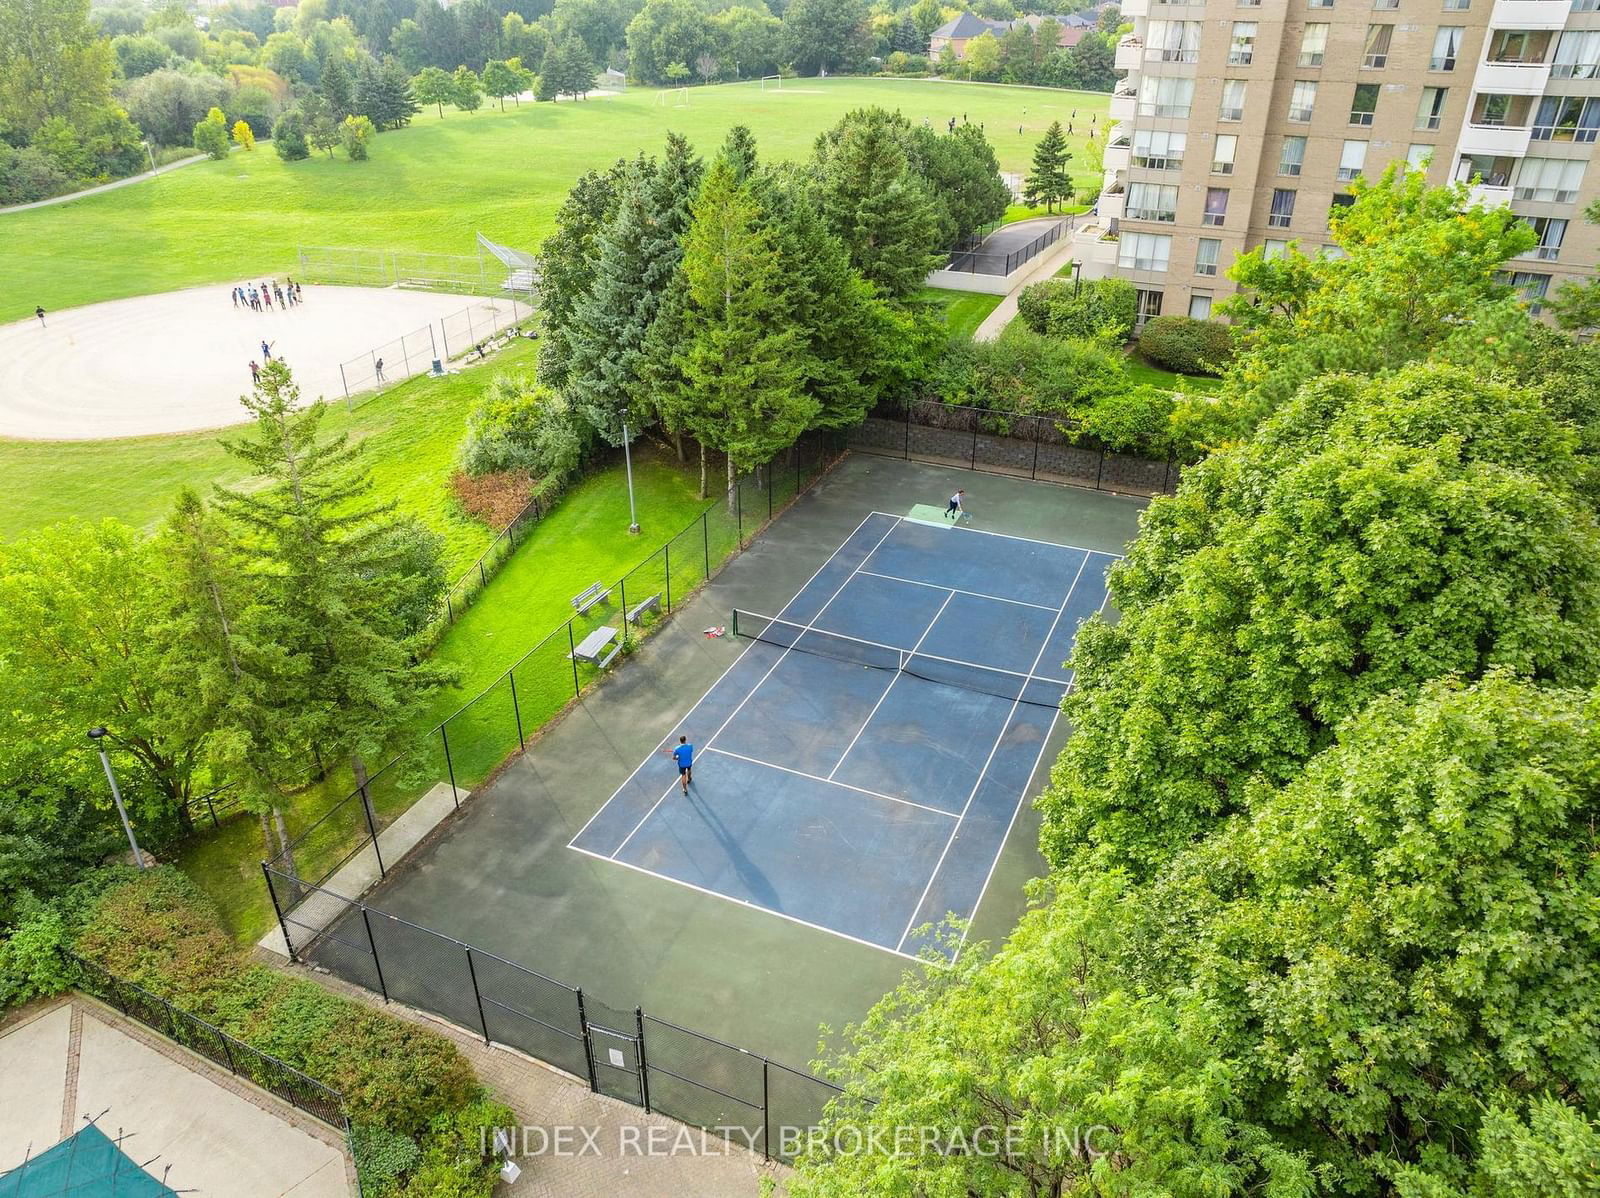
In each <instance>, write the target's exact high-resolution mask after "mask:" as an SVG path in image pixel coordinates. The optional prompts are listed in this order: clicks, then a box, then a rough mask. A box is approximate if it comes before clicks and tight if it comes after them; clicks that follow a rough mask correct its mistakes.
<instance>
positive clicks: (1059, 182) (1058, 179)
mask: <svg viewBox="0 0 1600 1198" xmlns="http://www.w3.org/2000/svg"><path fill="white" fill-rule="evenodd" d="M1071 158H1072V154H1071V152H1070V151H1069V150H1068V149H1067V137H1066V134H1065V133H1063V132H1062V131H1061V122H1060V121H1051V122H1050V128H1048V129H1046V130H1045V131H1044V136H1043V137H1041V138H1040V139H1039V144H1038V145H1036V146H1034V148H1033V170H1032V171H1030V172H1029V173H1028V178H1027V180H1026V181H1025V182H1024V183H1023V188H1022V200H1023V203H1025V204H1027V205H1028V206H1029V207H1031V208H1036V207H1038V206H1039V205H1040V204H1044V205H1045V211H1047V212H1054V211H1055V210H1056V205H1057V204H1058V203H1065V202H1066V201H1068V200H1070V199H1071V198H1072V194H1073V192H1072V172H1071V171H1070V170H1068V169H1067V163H1068V161H1070V160H1071Z"/></svg>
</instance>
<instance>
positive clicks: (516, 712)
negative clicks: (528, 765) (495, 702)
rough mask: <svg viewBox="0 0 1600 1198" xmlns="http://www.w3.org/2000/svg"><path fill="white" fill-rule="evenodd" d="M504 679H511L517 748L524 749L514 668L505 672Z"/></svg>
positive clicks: (525, 742)
mask: <svg viewBox="0 0 1600 1198" xmlns="http://www.w3.org/2000/svg"><path fill="white" fill-rule="evenodd" d="M506 677H507V678H509V679H511V714H512V715H514V716H516V717H517V748H518V749H526V748H527V747H528V742H527V741H525V740H523V739H522V705H521V704H520V703H518V702H517V671H516V667H515V666H513V667H512V668H511V669H509V670H507V671H506Z"/></svg>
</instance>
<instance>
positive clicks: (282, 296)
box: [233, 279, 306, 312]
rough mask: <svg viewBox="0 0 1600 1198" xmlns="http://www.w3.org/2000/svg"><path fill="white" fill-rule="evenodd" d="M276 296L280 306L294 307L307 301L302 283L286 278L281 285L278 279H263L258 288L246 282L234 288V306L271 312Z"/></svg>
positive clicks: (254, 310) (253, 310)
mask: <svg viewBox="0 0 1600 1198" xmlns="http://www.w3.org/2000/svg"><path fill="white" fill-rule="evenodd" d="M274 297H276V298H277V301H278V307H279V308H293V307H294V306H295V305H297V304H303V303H305V302H306V297H305V293H304V292H302V291H301V289H300V284H299V283H296V282H295V281H294V280H293V279H285V280H284V282H283V283H282V284H281V285H280V284H279V282H278V280H277V279H263V280H262V281H261V285H260V288H259V289H258V288H257V286H256V284H254V283H246V284H244V285H243V286H240V287H235V288H234V289H233V306H234V307H235V308H249V309H250V310H251V311H252V312H263V311H265V312H270V311H271V310H272V301H273V298H274Z"/></svg>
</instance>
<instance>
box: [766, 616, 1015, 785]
mask: <svg viewBox="0 0 1600 1198" xmlns="http://www.w3.org/2000/svg"><path fill="white" fill-rule="evenodd" d="M946 590H948V588H946ZM955 597H956V593H955V592H954V591H949V593H948V594H946V595H945V597H944V602H943V603H941V604H939V610H938V611H936V612H934V613H933V619H931V620H929V621H928V626H927V627H926V628H924V629H923V630H922V635H921V636H919V637H918V638H917V643H916V644H914V645H912V646H911V656H913V657H915V656H916V655H917V650H918V649H920V648H922V642H923V641H925V640H927V639H928V633H930V632H932V631H933V626H934V625H935V624H937V623H938V622H939V617H940V616H942V615H944V609H945V608H947V607H949V606H950V600H952V599H954V598H955ZM796 639H798V638H796ZM899 681H900V672H899V671H898V670H897V671H895V675H894V677H893V678H891V679H889V685H888V686H886V687H884V688H883V694H881V695H879V696H878V701H877V702H876V703H874V704H873V705H872V710H871V711H869V712H867V718H866V719H865V720H863V721H862V722H861V727H859V728H857V729H856V734H855V735H854V736H852V737H851V738H850V743H849V744H847V745H846V746H845V747H844V753H843V754H841V755H840V757H839V760H838V761H836V762H834V763H833V768H832V769H831V770H829V771H828V781H829V782H832V781H833V776H834V775H835V774H837V773H838V772H839V767H840V766H842V765H843V764H844V759H845V758H846V757H848V756H850V750H851V749H853V748H855V747H856V741H858V740H860V739H861V734H862V733H863V732H865V731H866V730H867V725H868V724H870V723H872V717H873V716H875V715H877V714H878V708H880V707H882V706H883V701H884V700H885V699H887V698H888V697H889V692H890V691H892V690H893V689H894V684H895V683H897V682H899ZM1023 689H1024V690H1026V689H1027V687H1026V685H1024V687H1023Z"/></svg>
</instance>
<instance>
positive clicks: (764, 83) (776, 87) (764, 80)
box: [761, 75, 783, 92]
mask: <svg viewBox="0 0 1600 1198" xmlns="http://www.w3.org/2000/svg"><path fill="white" fill-rule="evenodd" d="M761 90H762V91H775V92H781V91H782V90H783V76H782V75H763V76H761Z"/></svg>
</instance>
